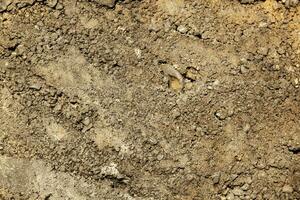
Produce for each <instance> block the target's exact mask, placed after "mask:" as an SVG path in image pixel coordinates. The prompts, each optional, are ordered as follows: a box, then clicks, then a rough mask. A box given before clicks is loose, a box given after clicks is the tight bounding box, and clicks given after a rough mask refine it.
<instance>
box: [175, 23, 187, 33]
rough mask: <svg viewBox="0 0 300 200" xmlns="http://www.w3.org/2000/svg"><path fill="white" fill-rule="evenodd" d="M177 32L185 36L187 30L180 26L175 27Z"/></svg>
mask: <svg viewBox="0 0 300 200" xmlns="http://www.w3.org/2000/svg"><path fill="white" fill-rule="evenodd" d="M177 31H179V32H180V33H182V34H185V33H187V31H188V30H187V28H186V27H185V26H183V25H180V26H178V27H177Z"/></svg>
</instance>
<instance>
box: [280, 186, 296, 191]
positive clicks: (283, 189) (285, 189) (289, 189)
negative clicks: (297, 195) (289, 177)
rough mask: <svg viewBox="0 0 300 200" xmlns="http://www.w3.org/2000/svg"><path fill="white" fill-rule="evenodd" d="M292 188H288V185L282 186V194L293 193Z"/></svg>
mask: <svg viewBox="0 0 300 200" xmlns="http://www.w3.org/2000/svg"><path fill="white" fill-rule="evenodd" d="M293 191H294V190H293V188H292V186H290V185H285V186H283V188H282V192H284V193H293Z"/></svg>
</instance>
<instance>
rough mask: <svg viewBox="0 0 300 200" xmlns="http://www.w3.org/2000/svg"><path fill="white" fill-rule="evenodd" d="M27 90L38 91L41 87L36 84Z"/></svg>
mask: <svg viewBox="0 0 300 200" xmlns="http://www.w3.org/2000/svg"><path fill="white" fill-rule="evenodd" d="M29 88H30V89H33V90H40V89H41V88H42V86H41V85H40V84H38V83H36V84H33V85H31V86H29Z"/></svg>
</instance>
